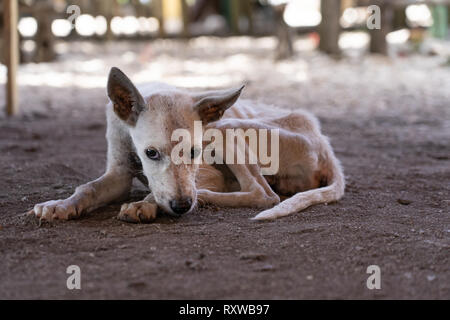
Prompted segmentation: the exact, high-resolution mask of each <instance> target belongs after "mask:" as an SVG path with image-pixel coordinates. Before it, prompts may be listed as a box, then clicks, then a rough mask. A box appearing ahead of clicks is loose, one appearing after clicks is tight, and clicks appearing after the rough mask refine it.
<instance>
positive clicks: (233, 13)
mask: <svg viewBox="0 0 450 320" xmlns="http://www.w3.org/2000/svg"><path fill="white" fill-rule="evenodd" d="M229 5H230V26H231V32H232V33H233V34H239V33H240V29H239V18H240V12H241V10H240V9H241V8H240V1H239V0H230V4H229Z"/></svg>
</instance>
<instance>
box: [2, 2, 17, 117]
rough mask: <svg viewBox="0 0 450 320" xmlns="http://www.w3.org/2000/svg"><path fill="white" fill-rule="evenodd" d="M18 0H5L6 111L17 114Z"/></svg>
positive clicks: (9, 113)
mask: <svg viewBox="0 0 450 320" xmlns="http://www.w3.org/2000/svg"><path fill="white" fill-rule="evenodd" d="M17 2H18V0H4V1H3V4H4V7H3V21H4V23H5V26H4V27H5V34H4V39H5V46H4V49H5V61H6V67H7V69H8V76H7V80H6V113H7V114H8V115H10V116H11V115H14V114H16V113H17V112H18V111H19V110H18V100H17V97H18V95H17V82H16V76H17V65H18V63H19V34H18V32H17V19H18V3H17Z"/></svg>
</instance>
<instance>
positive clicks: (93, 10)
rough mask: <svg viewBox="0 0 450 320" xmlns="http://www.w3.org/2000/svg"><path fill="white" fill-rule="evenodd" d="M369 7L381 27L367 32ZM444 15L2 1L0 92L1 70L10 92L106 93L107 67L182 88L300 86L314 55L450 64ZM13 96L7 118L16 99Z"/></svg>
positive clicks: (255, 0)
mask: <svg viewBox="0 0 450 320" xmlns="http://www.w3.org/2000/svg"><path fill="white" fill-rule="evenodd" d="M373 4H376V5H377V6H378V7H379V8H380V13H381V14H380V15H379V16H378V17H375V18H377V19H378V24H379V25H380V26H381V29H373V30H370V26H369V24H370V23H373V22H374V20H373V17H372V18H371V15H372V14H373V13H374V12H371V10H370V9H369V8H368V7H369V6H370V5H373ZM11 6H12V7H13V8H11ZM15 6H17V8H14V7H15ZM448 7H449V2H448V1H445V0H444V1H439V0H434V1H420V0H390V1H387V0H385V1H383V0H375V1H369V0H323V1H320V0H97V1H88V0H72V1H65V0H20V1H10V0H8V1H5V0H2V5H1V7H0V10H3V11H2V12H1V13H2V14H1V17H0V29H1V34H2V35H3V37H2V38H1V40H0V47H1V48H2V50H1V52H0V61H1V62H2V64H3V65H1V66H0V84H5V83H6V82H7V67H5V66H4V65H5V64H6V65H8V64H12V66H11V68H13V69H16V67H14V64H15V63H20V64H21V67H20V72H19V73H17V75H16V72H15V70H14V71H13V72H12V76H13V77H12V78H11V80H10V81H11V82H12V83H13V84H12V85H14V83H18V84H19V85H26V86H40V85H45V86H51V87H61V86H69V85H73V86H81V87H104V85H105V77H106V73H107V69H109V67H111V66H113V65H116V66H119V67H123V68H124V69H125V70H128V71H130V72H132V74H133V77H134V79H136V81H138V82H141V81H151V80H164V81H167V82H171V83H172V84H175V85H180V86H188V87H216V86H227V85H232V84H235V83H236V82H243V81H244V82H245V81H252V80H260V79H265V74H266V73H265V72H264V69H265V68H266V67H268V69H269V70H270V71H271V76H273V77H275V78H276V74H279V75H280V76H281V77H284V78H285V79H284V80H287V79H289V80H291V82H292V81H294V82H297V83H301V82H304V81H305V80H306V79H307V77H308V72H307V70H309V69H308V65H309V64H310V63H309V62H308V61H305V59H307V58H306V57H308V56H311V55H312V54H314V53H315V52H317V51H320V52H323V53H325V54H327V55H329V56H331V57H332V58H333V59H334V60H336V61H338V60H340V59H342V58H346V59H351V60H350V61H351V64H352V65H354V64H358V63H361V61H363V60H364V56H366V55H369V54H374V53H375V54H378V55H384V56H386V57H390V58H392V59H398V58H406V57H410V56H415V57H417V56H438V57H440V58H442V63H443V64H447V65H448V64H449V55H450V52H449V51H450V50H449V45H448V41H447V40H448V21H449V19H450V17H449V15H448ZM11 10H14V12H15V13H14V15H17V21H14V20H15V19H14V17H13V19H12V20H11V19H10V18H9V17H11V13H10V12H11ZM371 19H372V20H371ZM369 21H372V22H369ZM375 22H376V21H375ZM15 26H16V27H15ZM16 28H17V30H18V39H14V34H13V35H12V37H13V39H12V40H13V43H14V44H13V45H11V44H10V42H9V41H10V40H11V39H10V37H9V35H10V34H11V32H13V33H14V32H15V29H16ZM14 41H15V42H14ZM16 43H17V44H16ZM11 46H18V50H13V49H14V48H11ZM11 50H13V51H12V52H11ZM10 56H13V57H12V59H9V60H8V57H10ZM16 56H17V57H16ZM316 57H318V58H320V57H323V56H320V55H319V56H317V55H316ZM261 59H262V60H261ZM266 59H267V61H266ZM269 60H270V61H269ZM7 61H8V62H7ZM283 61H287V62H283ZM289 61H290V62H291V63H289ZM293 61H294V62H295V61H297V63H293ZM266 62H267V63H266ZM266 71H267V72H269V71H268V70H266ZM335 76H338V75H336V74H335ZM266 80H267V79H266ZM283 83H284V81H283ZM10 88H11V89H10V91H11V92H10V95H12V98H11V99H12V101H11V102H10V103H9V104H12V105H10V106H9V108H6V109H7V110H9V111H8V113H10V114H12V113H16V112H17V111H18V110H19V108H18V104H19V103H20V102H19V101H20V99H17V96H18V93H14V92H13V91H14V90H15V89H14V88H13V87H10ZM2 100H3V101H5V99H2ZM3 101H2V103H3V105H4V106H6V105H7V104H8V102H3ZM2 109H5V108H2Z"/></svg>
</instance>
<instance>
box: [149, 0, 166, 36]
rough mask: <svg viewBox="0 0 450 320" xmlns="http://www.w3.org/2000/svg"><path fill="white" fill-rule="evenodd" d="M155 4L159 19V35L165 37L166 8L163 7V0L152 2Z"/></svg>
mask: <svg viewBox="0 0 450 320" xmlns="http://www.w3.org/2000/svg"><path fill="white" fill-rule="evenodd" d="M151 4H152V5H153V10H155V16H156V19H158V21H159V36H160V37H161V38H164V37H165V35H166V31H165V29H164V9H163V0H154V1H152V2H151Z"/></svg>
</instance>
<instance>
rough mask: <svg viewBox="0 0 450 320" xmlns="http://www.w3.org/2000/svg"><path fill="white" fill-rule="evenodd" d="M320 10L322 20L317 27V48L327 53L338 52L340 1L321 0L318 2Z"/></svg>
mask: <svg viewBox="0 0 450 320" xmlns="http://www.w3.org/2000/svg"><path fill="white" fill-rule="evenodd" d="M320 11H321V13H322V22H321V23H320V27H319V33H320V43H319V49H320V50H321V51H323V52H326V53H329V54H339V53H340V50H339V34H340V29H341V26H340V24H339V18H340V15H341V1H340V0H333V1H329V0H322V1H321V2H320Z"/></svg>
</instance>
